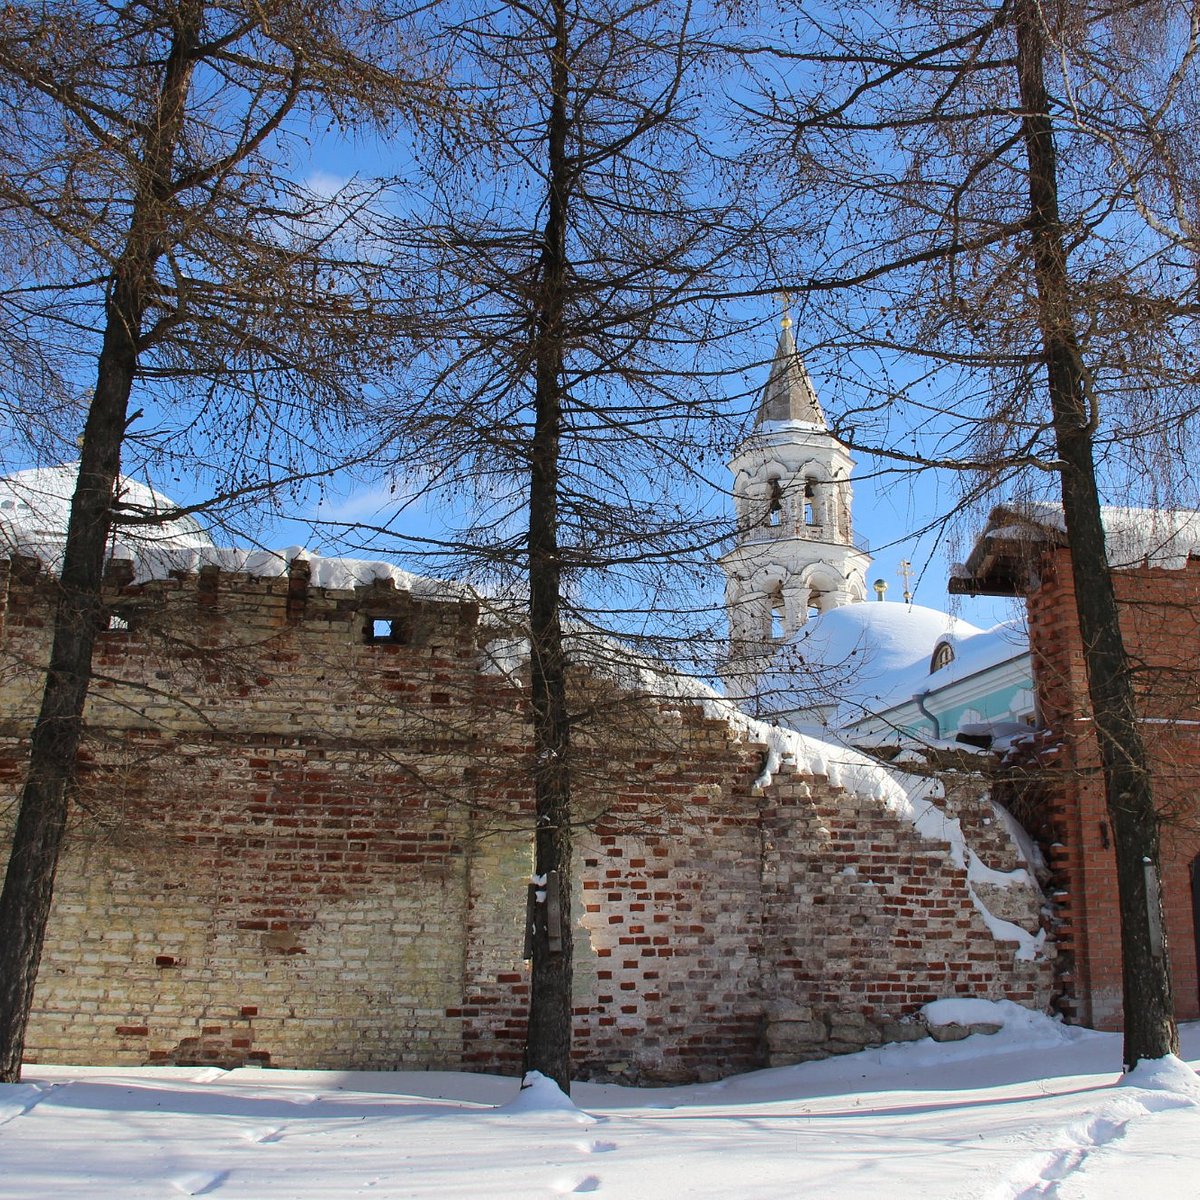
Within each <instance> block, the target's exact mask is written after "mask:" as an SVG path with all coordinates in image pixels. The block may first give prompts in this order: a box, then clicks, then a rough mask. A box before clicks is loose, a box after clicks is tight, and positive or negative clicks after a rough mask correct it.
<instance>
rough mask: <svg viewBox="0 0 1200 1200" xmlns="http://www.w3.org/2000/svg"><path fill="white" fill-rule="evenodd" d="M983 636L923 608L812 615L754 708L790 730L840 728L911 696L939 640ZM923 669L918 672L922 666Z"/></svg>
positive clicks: (871, 606) (881, 606) (778, 654)
mask: <svg viewBox="0 0 1200 1200" xmlns="http://www.w3.org/2000/svg"><path fill="white" fill-rule="evenodd" d="M983 632H984V631H983V630H981V629H980V628H978V626H975V625H971V624H970V623H969V622H967V621H963V620H961V619H960V618H957V617H952V616H950V614H948V613H944V612H940V611H938V610H937V609H932V608H925V607H923V606H922V605H919V604H911V605H910V604H900V603H889V602H887V601H884V602H878V601H867V602H864V603H861V604H844V605H841V606H839V607H838V608H833V609H830V610H829V611H828V612H824V613H821V614H820V615H819V616H815V617H813V618H812V619H811V620H809V621H808V622H807V623H806V624H805V625H803V626H801V628H800V629H798V630H797V631H796V632H795V633H794V634H792V635H791V636H790V637H789V638H787V639H786V640H785V641H783V642H781V643H780V644H779V646H778V648H777V650H776V651H775V654H774V657H773V659H772V663H771V667H770V669H769V670H768V671H767V672H766V673H765V674H764V675H763V676H762V678H761V681H760V684H759V688H758V700H757V705H756V707H757V710H758V713H759V715H762V716H775V717H777V718H779V719H780V720H783V721H785V722H787V723H788V724H805V723H813V722H815V723H819V724H821V725H825V726H830V727H840V726H842V725H846V724H849V723H851V722H853V721H854V720H856V719H857V718H859V717H861V716H862V715H863V713H864V712H878V711H880V710H881V709H883V708H886V707H888V706H889V705H890V704H891V703H893V702H894V701H895V700H896V699H897V698H898V693H899V692H902V691H905V689H906V688H907V689H908V691H907V692H905V695H904V696H902V697H899V698H901V699H906V698H907V696H908V695H910V694H911V687H912V684H911V680H912V674H913V670H914V668H918V664H924V667H923V669H924V671H925V672H928V670H929V661H930V655H931V653H932V651H933V648H934V646H935V645H937V643H938V642H939V641H941V640H945V639H947V638H949V639H951V640H953V641H956V642H957V641H960V640H962V639H964V638H970V637H974V636H975V635H977V634H980V633H983ZM918 669H919V668H918Z"/></svg>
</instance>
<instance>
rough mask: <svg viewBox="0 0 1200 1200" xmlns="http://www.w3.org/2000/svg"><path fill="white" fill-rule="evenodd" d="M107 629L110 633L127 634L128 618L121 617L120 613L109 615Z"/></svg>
mask: <svg viewBox="0 0 1200 1200" xmlns="http://www.w3.org/2000/svg"><path fill="white" fill-rule="evenodd" d="M107 628H108V630H109V631H110V632H112V633H128V632H129V618H128V617H123V616H122V615H121V614H120V613H109V614H108V625H107Z"/></svg>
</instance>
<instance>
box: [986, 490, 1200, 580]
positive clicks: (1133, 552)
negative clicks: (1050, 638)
mask: <svg viewBox="0 0 1200 1200" xmlns="http://www.w3.org/2000/svg"><path fill="white" fill-rule="evenodd" d="M1013 516H1016V517H1018V518H1020V519H1022V520H1024V521H1025V522H1027V525H1026V527H1025V528H1024V529H1022V528H1021V527H1020V526H1019V525H1014V524H1013V523H1012V522H1011V517H1013ZM1101 518H1102V520H1103V521H1104V534H1105V542H1106V545H1107V548H1108V561H1109V564H1110V565H1111V566H1113V567H1116V568H1118V569H1119V568H1122V567H1126V568H1128V567H1140V566H1143V565H1146V566H1152V567H1163V568H1165V569H1167V570H1176V571H1177V570H1181V569H1182V568H1183V567H1184V566H1185V565H1186V564H1187V560H1188V558H1189V557H1191V558H1200V512H1195V511H1193V510H1191V509H1167V508H1116V507H1105V508H1103V509H1101ZM993 522H995V524H994V525H993ZM1000 522H1004V524H1000ZM1030 525H1032V526H1033V527H1034V528H1035V530H1037V529H1040V530H1046V531H1052V532H1054V533H1056V534H1060V535H1061V534H1065V533H1066V520H1065V517H1064V515H1063V508H1062V505H1061V504H1054V503H1050V502H1048V501H1030V502H1024V503H1017V504H1011V505H1007V506H1005V507H1003V508H998V509H996V510H995V511H994V512H993V513H992V517H991V519H990V520H989V523H988V529H987V536H989V537H993V538H995V537H1002V538H1016V537H1028V536H1030V531H1029V526H1030Z"/></svg>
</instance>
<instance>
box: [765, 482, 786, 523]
mask: <svg viewBox="0 0 1200 1200" xmlns="http://www.w3.org/2000/svg"><path fill="white" fill-rule="evenodd" d="M769 483H770V488H771V497H770V500H769V501H768V502H767V524H768V525H778V524H779V522H780V521H781V520H782V519H783V488H782V487H781V486H780V483H779V480H778V479H772V480H770V481H769Z"/></svg>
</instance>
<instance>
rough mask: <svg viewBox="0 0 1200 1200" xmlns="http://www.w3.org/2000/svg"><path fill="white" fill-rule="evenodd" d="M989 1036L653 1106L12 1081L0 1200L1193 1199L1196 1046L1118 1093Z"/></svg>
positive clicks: (36, 1073) (687, 1090) (323, 1077)
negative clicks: (578, 1198) (587, 1197)
mask: <svg viewBox="0 0 1200 1200" xmlns="http://www.w3.org/2000/svg"><path fill="white" fill-rule="evenodd" d="M926 1017H927V1019H929V1020H946V1021H951V1020H953V1021H955V1022H968V1023H971V1024H974V1023H983V1024H992V1025H999V1026H1000V1028H999V1032H997V1033H996V1034H995V1035H994V1036H990V1037H983V1036H969V1037H966V1038H965V1039H963V1040H960V1041H955V1042H948V1043H942V1044H939V1043H935V1042H933V1041H930V1040H929V1039H926V1040H923V1041H919V1042H910V1043H906V1044H904V1045H890V1046H883V1047H879V1048H877V1049H873V1050H868V1051H864V1052H862V1053H859V1054H853V1055H847V1056H845V1057H842V1058H837V1059H829V1060H826V1061H825V1062H819V1063H804V1064H801V1065H799V1066H794V1067H783V1068H776V1069H774V1070H769V1071H758V1072H754V1073H752V1074H749V1075H742V1076H738V1077H734V1078H731V1079H725V1080H723V1081H721V1082H720V1083H713V1084H696V1085H691V1086H687V1087H674V1088H663V1089H633V1088H623V1087H617V1086H615V1085H602V1084H576V1085H575V1086H574V1088H573V1089H572V1096H571V1099H570V1100H568V1099H567V1098H566V1097H565V1096H563V1095H562V1093H561V1092H559V1091H558V1089H557V1088H556V1087H555V1086H554V1085H553V1084H552V1083H550V1082H549V1081H547V1080H539V1081H536V1082H535V1086H533V1087H530V1088H527V1089H526V1090H525V1091H523V1092H521V1091H518V1081H517V1080H515V1079H505V1078H500V1077H497V1076H491V1075H465V1074H456V1073H450V1072H436V1071H431V1072H397V1073H395V1074H391V1073H386V1072H375V1073H336V1072H304V1071H263V1070H256V1069H252V1068H242V1069H239V1070H236V1071H230V1072H224V1071H220V1070H217V1069H214V1068H183V1067H179V1068H144V1069H136V1068H129V1069H117V1068H100V1067H91V1068H75V1067H38V1066H30V1067H27V1068H26V1072H25V1080H24V1082H23V1083H21V1084H16V1085H7V1086H3V1087H0V1163H2V1164H3V1169H2V1170H0V1200H18V1198H19V1200H28V1198H29V1197H31V1196H43V1195H45V1196H50V1195H53V1196H55V1197H56V1198H61V1200H76V1198H78V1200H83V1198H87V1200H108V1198H110V1197H112V1198H120V1200H151V1198H153V1200H164V1198H169V1197H172V1196H174V1197H179V1196H213V1197H219V1198H220V1200H285V1198H286V1200H349V1198H350V1197H359V1196H374V1197H381V1198H388V1200H399V1198H400V1197H404V1198H408V1200H425V1198H434V1197H436V1198H438V1200H446V1198H453V1200H457V1198H460V1197H461V1198H467V1197H470V1198H472V1200H477V1198H486V1200H509V1198H513V1200H517V1198H520V1200H529V1198H530V1197H539V1196H546V1197H553V1196H564V1195H574V1194H591V1195H596V1196H600V1197H603V1196H609V1197H614V1198H620V1200H678V1198H681V1197H693V1198H707V1197H712V1198H714V1200H715V1198H717V1197H720V1198H721V1200H729V1198H730V1197H737V1198H738V1200H743V1198H744V1200H781V1198H783V1197H791V1196H820V1197H821V1198H822V1200H861V1197H863V1196H874V1195H878V1196H881V1197H884V1196H886V1197H888V1200H909V1198H912V1200H917V1198H920V1200H942V1198H945V1200H950V1198H952V1197H953V1198H957V1200H973V1198H979V1200H985V1198H986V1200H1034V1198H1036V1197H1044V1198H1054V1200H1109V1198H1111V1200H1117V1198H1118V1197H1119V1198H1120V1200H1128V1198H1129V1197H1130V1196H1139V1195H1153V1196H1160V1197H1164V1198H1166V1197H1170V1198H1172V1200H1176V1198H1180V1200H1182V1198H1184V1197H1189V1196H1195V1195H1197V1189H1198V1181H1200V1080H1198V1079H1197V1076H1196V1073H1195V1070H1194V1068H1195V1066H1196V1065H1197V1061H1198V1060H1200V1025H1190V1026H1185V1027H1184V1029H1183V1031H1182V1032H1183V1055H1182V1058H1183V1061H1181V1060H1180V1059H1168V1060H1163V1061H1159V1062H1154V1063H1145V1064H1142V1065H1141V1066H1139V1068H1138V1069H1137V1070H1136V1071H1134V1072H1133V1073H1132V1074H1131V1075H1129V1076H1125V1077H1122V1076H1121V1075H1120V1073H1119V1062H1120V1051H1121V1040H1120V1036H1119V1035H1117V1034H1103V1033H1094V1032H1092V1031H1089V1030H1084V1029H1078V1028H1073V1027H1068V1026H1063V1025H1061V1024H1059V1023H1057V1022H1055V1021H1052V1020H1050V1019H1049V1018H1046V1017H1043V1016H1039V1015H1038V1014H1035V1013H1030V1012H1028V1011H1027V1010H1025V1009H1022V1008H1019V1007H1018V1006H1016V1005H1008V1004H1005V1003H995V1004H993V1003H990V1002H987V1001H971V1000H966V1001H964V1000H946V1001H939V1002H937V1003H936V1004H934V1005H931V1006H929V1007H928V1008H927V1009H926Z"/></svg>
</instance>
